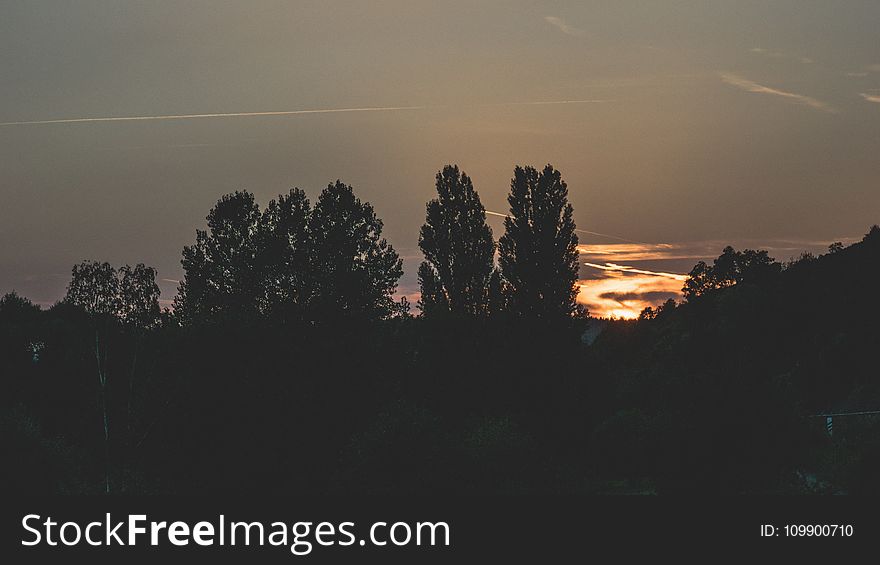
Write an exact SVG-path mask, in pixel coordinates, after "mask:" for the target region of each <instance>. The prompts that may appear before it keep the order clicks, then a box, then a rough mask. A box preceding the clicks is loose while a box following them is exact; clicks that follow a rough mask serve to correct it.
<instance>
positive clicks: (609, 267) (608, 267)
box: [584, 263, 689, 281]
mask: <svg viewBox="0 0 880 565" xmlns="http://www.w3.org/2000/svg"><path fill="white" fill-rule="evenodd" d="M584 265H586V266H588V267H593V268H594V269H601V270H603V271H617V272H620V273H636V274H639V275H653V276H655V277H665V278H667V279H675V280H677V281H686V280H688V278H689V277H688V275H682V274H680V273H665V272H662V271H648V270H645V269H636V268H635V267H630V266H629V265H618V264H616V263H605V264H604V265H599V264H597V263H584Z"/></svg>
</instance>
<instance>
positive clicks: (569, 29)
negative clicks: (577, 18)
mask: <svg viewBox="0 0 880 565" xmlns="http://www.w3.org/2000/svg"><path fill="white" fill-rule="evenodd" d="M544 21H546V22H547V23H549V24H550V25H552V26H554V27H555V28H556V29H558V30H559V31H561V32H562V33H564V34H565V35H571V36H574V37H583V36H584V30H582V29H578V28H576V27H574V26H573V25H570V24H569V23H568V22H566V21H565V20H563V19H562V18H557V17H556V16H544Z"/></svg>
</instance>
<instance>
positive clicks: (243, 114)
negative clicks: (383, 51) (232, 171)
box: [0, 100, 610, 127]
mask: <svg viewBox="0 0 880 565" xmlns="http://www.w3.org/2000/svg"><path fill="white" fill-rule="evenodd" d="M609 101H610V100H548V101H537V102H496V103H492V104H483V105H482V106H548V105H555V104H587V103H591V102H609ZM445 107H447V106H368V107H364V108H317V109H312V110H280V111H274V112H217V113H212V114H167V115H157V116H98V117H89V118H58V119H51V120H24V121H18V122H0V127H4V126H33V125H47V124H83V123H95V122H139V121H149V120H196V119H202V118H253V117H261V116H263V117H265V116H299V115H304V114H341V113H350V112H396V111H402V110H426V109H429V108H445Z"/></svg>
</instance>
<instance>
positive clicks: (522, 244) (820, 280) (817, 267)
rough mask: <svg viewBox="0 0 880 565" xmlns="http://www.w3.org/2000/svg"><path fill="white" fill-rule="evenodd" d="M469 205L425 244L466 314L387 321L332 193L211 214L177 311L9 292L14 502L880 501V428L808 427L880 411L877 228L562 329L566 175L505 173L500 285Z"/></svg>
mask: <svg viewBox="0 0 880 565" xmlns="http://www.w3.org/2000/svg"><path fill="white" fill-rule="evenodd" d="M471 190H472V187H471V186H470V181H469V179H467V177H466V176H465V175H464V174H463V173H460V172H459V171H458V170H457V169H451V168H447V169H444V170H443V171H442V172H441V174H440V175H438V200H436V201H434V202H437V204H434V205H433V206H432V205H431V204H429V207H428V217H427V222H426V226H427V227H426V229H425V230H423V238H422V239H423V242H424V248H425V254H426V259H427V261H426V263H425V265H427V269H430V270H431V273H432V276H433V277H434V280H435V282H436V285H437V287H436V288H437V289H438V292H441V293H442V295H443V296H444V297H445V299H446V300H447V304H448V305H449V311H451V310H452V309H453V306H452V305H453V304H455V303H457V304H460V305H462V306H460V307H458V306H456V307H455V309H456V311H457V312H458V313H460V314H463V315H437V316H431V315H426V316H416V317H414V316H412V315H410V314H409V312H408V311H407V308H402V307H399V306H395V305H394V304H393V303H392V302H391V293H392V291H393V288H394V285H395V284H396V281H397V279H398V278H399V276H400V261H399V258H398V257H397V255H396V253H394V251H393V249H392V248H391V247H390V246H389V245H388V244H387V243H386V242H385V241H384V240H383V239H381V227H382V224H381V221H380V220H378V218H376V216H375V213H374V212H373V210H372V208H371V207H370V206H369V204H364V203H361V202H360V201H359V200H358V199H357V198H356V197H355V196H354V194H353V191H352V190H351V188H350V187H348V186H346V185H343V184H342V183H336V184H334V185H330V187H328V188H327V189H326V190H325V191H324V192H323V193H322V194H321V196H320V197H319V199H318V201H317V203H316V205H315V206H314V208H312V207H311V206H310V204H309V203H308V201H307V200H306V198H305V195H304V193H302V191H298V190H296V189H295V190H293V191H291V192H290V193H289V195H285V196H281V197H279V198H278V199H277V200H275V201H273V202H270V203H269V205H268V206H267V208H266V209H265V210H263V211H260V209H259V206H258V205H257V204H256V202H255V200H254V198H253V196H252V195H250V194H248V193H245V192H239V193H235V194H232V195H229V196H227V197H224V198H223V199H222V200H221V201H220V202H218V204H217V205H216V206H215V207H214V209H213V210H212V211H211V213H210V215H209V216H208V230H207V231H200V232H198V234H197V236H196V242H195V244H194V245H193V246H188V247H186V248H185V249H184V252H183V265H184V269H185V272H186V279H185V280H184V282H183V284H182V285H181V289H180V295H179V296H178V301H177V307H176V308H175V310H174V311H173V312H168V311H166V312H165V313H163V314H162V315H159V313H158V304H157V302H156V300H157V298H158V292H157V290H156V288H155V282H154V278H155V272H154V271H152V269H149V268H147V267H144V266H142V265H139V266H137V267H134V268H131V267H123V268H121V269H114V268H113V267H112V266H110V265H107V264H104V263H92V262H86V263H82V264H80V265H77V266H76V267H75V268H74V270H73V277H72V280H71V284H70V287H69V292H68V296H67V297H66V299H65V300H63V301H61V302H59V303H58V304H56V305H55V306H53V307H52V308H50V309H48V310H40V309H39V308H38V307H36V306H34V305H33V304H31V303H30V302H29V301H28V300H27V299H25V298H23V297H21V296H19V295H17V294H15V293H11V294H8V295H6V296H5V297H3V298H2V299H0V375H2V380H0V386H2V394H0V399H2V400H0V401H2V406H0V414H2V415H0V436H2V438H3V442H4V445H5V446H6V448H7V453H8V454H10V455H11V456H10V457H8V458H7V462H6V464H5V465H4V466H3V473H4V477H3V481H2V484H3V486H4V488H6V489H10V490H26V491H30V492H74V493H89V492H104V491H110V492H134V493H163V492H170V493H206V492H218V491H236V492H246V491H259V492H263V493H335V492H357V493H364V492H393V493H428V492H430V493H436V492H450V493H453V492H454V493H467V492H481V493H482V492H552V493H558V492H588V493H590V492H639V493H650V492H659V493H675V492H721V493H741V492H851V493H868V492H875V493H876V492H877V491H878V483H877V480H876V476H877V473H878V472H880V439H878V438H880V435H878V432H880V419H878V418H877V417H876V416H870V415H868V416H852V417H846V418H836V419H835V420H834V434H833V435H832V436H829V435H828V434H827V433H826V431H825V428H824V426H825V419H824V418H821V417H819V418H817V417H813V416H814V415H816V414H823V413H828V412H852V411H860V410H869V409H878V408H880V376H878V373H877V371H876V351H877V347H878V345H880V330H878V325H877V324H876V320H877V319H878V317H880V316H878V314H880V312H878V310H880V306H878V303H877V301H876V298H875V294H876V288H875V287H876V281H877V280H878V276H880V229H878V228H874V229H873V230H872V231H871V232H870V233H869V234H868V235H867V236H866V237H865V239H864V240H863V241H861V242H859V243H856V244H854V245H851V246H850V247H847V248H842V246H834V248H833V249H832V250H831V251H832V252H830V253H828V254H826V255H822V256H820V257H809V256H806V257H803V258H802V259H801V260H799V261H796V262H792V263H790V264H787V265H785V266H782V265H780V264H778V263H776V262H775V261H773V260H772V259H770V258H769V257H767V255H766V253H764V252H752V251H747V252H742V253H738V252H736V251H734V250H733V249H725V251H724V253H723V254H722V256H721V257H719V259H718V260H717V261H715V262H714V264H713V265H712V266H708V265H706V264H702V266H700V265H698V266H697V267H696V268H695V270H694V272H692V275H691V279H690V280H689V281H688V287H687V288H690V289H694V290H693V292H688V293H687V296H688V298H687V300H686V302H684V303H682V304H675V303H673V302H670V303H668V304H666V305H664V306H663V307H662V308H660V309H658V310H657V311H654V310H652V311H650V312H646V313H645V314H644V315H643V316H642V317H641V318H640V319H639V320H636V321H613V320H595V319H587V318H584V317H582V316H573V315H571V314H572V313H573V306H572V299H573V295H572V294H571V291H572V283H573V280H572V276H573V275H572V273H571V270H570V269H571V266H572V262H571V253H572V250H573V249H574V248H573V245H575V244H576V241H577V240H576V237H575V235H574V231H573V230H574V224H573V222H572V221H571V208H570V205H568V204H567V201H566V199H565V186H564V183H563V182H562V181H561V178H560V177H559V175H558V173H557V172H556V171H554V170H553V169H552V168H550V167H548V168H546V169H544V171H543V172H541V173H538V172H537V171H535V170H534V169H528V168H527V169H517V172H516V174H515V178H514V181H513V183H512V195H511V218H510V220H509V221H508V222H507V230H506V233H505V235H504V236H503V237H502V240H501V242H502V243H501V253H502V263H501V269H500V270H497V269H492V268H491V263H489V264H487V261H486V255H487V253H488V252H489V250H490V248H491V246H490V243H491V232H487V231H486V230H485V229H484V228H483V226H484V217H485V216H484V211H483V209H482V205H481V204H480V203H479V199H478V197H476V194H475V193H474V194H471V193H470V191H471ZM444 191H448V194H447V193H444ZM456 195H459V196H462V197H463V198H464V202H461V201H459V200H458V199H457V196H456ZM444 201H447V202H448V203H447V204H443V202H444ZM438 206H439V207H441V208H442V207H443V206H452V207H453V208H454V209H453V210H451V211H444V210H438V209H437V207H438ZM432 210H433V211H432ZM444 214H448V215H444ZM453 221H455V222H459V223H461V222H463V221H464V222H470V224H469V226H470V227H469V228H468V229H464V230H461V231H459V230H455V229H454V228H453V227H452V226H453V223H452V222H453ZM487 233H488V235H489V237H488V239H487V238H486V234H487ZM438 234H440V235H438ZM441 235H442V238H445V239H444V240H443V243H440V239H442V238H441V237H440V236H441ZM432 238H433V239H432ZM456 238H467V240H468V241H470V242H471V243H473V245H476V247H468V248H466V249H475V250H477V251H474V252H466V251H461V249H462V248H461V247H459V246H460V245H461V244H462V242H460V241H455V240H456ZM444 249H445V250H446V251H444ZM444 254H446V255H444ZM442 257H463V258H466V259H467V260H468V261H470V262H468V263H464V266H463V267H462V270H456V269H450V268H449V267H450V265H454V266H456V267H457V266H459V265H461V263H458V262H457V261H458V260H455V261H452V262H450V261H449V260H447V259H445V258H442ZM462 260H464V259H462ZM536 266H543V267H546V271H541V269H536ZM478 310H479V311H480V312H484V313H487V315H473V314H476V313H477V311H478ZM562 314H566V315H562ZM599 329H601V332H600V333H599V332H597V330H599ZM588 330H589V331H588ZM587 333H589V334H590V335H595V334H596V333H599V336H598V339H596V340H595V341H593V340H592V339H589V340H587V339H583V337H582V336H584V335H586V334H587Z"/></svg>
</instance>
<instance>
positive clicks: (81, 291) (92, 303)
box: [64, 261, 159, 493]
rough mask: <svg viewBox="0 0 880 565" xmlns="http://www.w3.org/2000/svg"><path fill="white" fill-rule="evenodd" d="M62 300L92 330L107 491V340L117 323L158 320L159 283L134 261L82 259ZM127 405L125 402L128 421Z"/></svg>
mask: <svg viewBox="0 0 880 565" xmlns="http://www.w3.org/2000/svg"><path fill="white" fill-rule="evenodd" d="M64 302H66V303H68V304H71V305H73V306H77V307H79V308H82V309H83V310H84V311H85V312H86V313H87V314H89V317H90V318H91V319H92V322H93V325H94V330H95V349H94V355H95V367H96V370H97V374H98V386H99V391H100V397H101V413H102V419H103V424H104V491H105V492H106V493H109V492H110V413H109V410H108V398H107V397H108V385H109V382H110V375H109V373H108V363H107V358H108V349H109V348H108V345H107V344H108V342H109V334H110V332H111V330H112V328H113V326H114V325H115V324H117V323H121V324H123V325H124V326H126V327H129V328H131V329H134V330H135V331H136V332H140V331H141V330H143V329H146V328H149V327H152V326H153V325H155V324H156V323H157V322H158V320H159V287H158V285H156V270H155V269H153V268H152V267H146V266H144V265H143V264H138V265H136V266H135V267H134V268H132V267H130V266H129V265H124V266H122V267H121V268H120V269H119V270H118V271H117V270H116V269H114V268H113V266H111V265H110V263H107V262H103V263H99V262H96V261H83V262H82V263H79V264H78V265H74V267H73V269H72V272H71V279H70V284H69V285H68V287H67V295H66V297H65V298H64ZM136 359H137V349H135V353H134V355H133V360H132V368H131V375H130V377H129V399H130V394H131V390H132V387H133V379H134V370H135V363H136ZM130 422H131V407H130V405H129V424H130Z"/></svg>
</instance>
